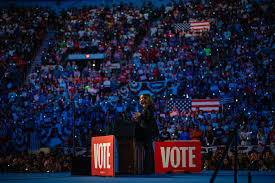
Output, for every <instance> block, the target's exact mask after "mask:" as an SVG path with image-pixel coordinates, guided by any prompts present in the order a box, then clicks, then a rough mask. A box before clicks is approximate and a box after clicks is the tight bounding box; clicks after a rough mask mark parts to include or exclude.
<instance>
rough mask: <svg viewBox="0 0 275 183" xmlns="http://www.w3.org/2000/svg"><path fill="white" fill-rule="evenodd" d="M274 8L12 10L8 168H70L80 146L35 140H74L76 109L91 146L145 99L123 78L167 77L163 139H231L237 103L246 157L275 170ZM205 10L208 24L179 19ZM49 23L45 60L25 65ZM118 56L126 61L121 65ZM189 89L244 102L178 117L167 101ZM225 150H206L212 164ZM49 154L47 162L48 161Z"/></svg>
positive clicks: (4, 54) (159, 107) (5, 29)
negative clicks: (86, 58)
mask: <svg viewBox="0 0 275 183" xmlns="http://www.w3.org/2000/svg"><path fill="white" fill-rule="evenodd" d="M271 8H272V6H271V2H270V1H264V2H262V3H259V2H254V1H246V0H243V1H226V0H224V1H219V2H216V1H209V2H204V1H198V2H193V1H190V2H189V1H185V2H181V1H179V2H177V3H175V2H174V3H171V4H169V5H167V6H162V7H160V8H156V7H154V6H153V5H152V4H150V3H149V4H146V5H143V6H142V7H135V6H134V5H132V4H130V5H127V4H123V3H121V4H120V5H119V6H113V7H108V8H102V7H101V8H100V7H83V8H81V9H77V8H71V9H67V10H63V11H62V12H61V13H60V14H59V15H56V14H55V13H54V12H52V11H51V10H50V9H44V8H40V7H35V8H27V9H26V10H25V9H22V11H21V10H20V11H18V9H16V8H15V7H11V8H8V9H3V11H2V12H1V15H0V21H1V25H0V36H1V37H3V38H4V39H1V45H0V58H1V63H0V66H1V67H0V69H1V70H0V73H1V82H0V86H1V88H0V90H1V98H0V100H1V102H0V115H1V118H0V127H1V130H0V133H1V134H0V136H1V143H2V144H3V146H2V147H1V154H0V164H1V169H0V170H1V171H8V170H10V171H32V172H39V171H44V172H45V171H57V172H58V171H68V170H69V169H70V162H71V159H70V158H71V157H70V156H69V155H64V152H63V155H60V154H58V155H56V154H55V153H51V154H43V153H39V154H37V155H34V154H33V155H31V156H30V155H28V154H27V153H26V151H27V149H28V148H34V149H35V148H40V147H43V146H46V144H47V140H48V139H50V138H51V137H55V138H58V139H59V140H60V143H58V144H56V145H55V147H72V141H73V140H72V138H73V137H72V133H71V132H72V126H73V121H74V120H75V121H74V122H75V127H76V144H77V146H89V144H90V138H91V137H92V136H98V135H105V134H110V133H112V128H113V125H114V122H115V119H116V116H117V115H119V114H120V113H121V112H122V111H125V110H127V108H129V106H131V105H132V106H137V105H138V104H137V102H136V101H137V98H138V97H137V96H136V95H135V94H134V93H131V92H129V94H128V95H123V93H122V92H121V91H122V90H121V88H125V87H126V88H128V87H129V83H133V82H137V83H139V82H157V81H161V82H164V81H165V82H166V83H167V86H166V87H165V89H164V90H161V91H159V92H156V93H154V96H153V98H154V104H155V116H156V120H157V123H158V128H159V132H160V133H159V134H160V135H159V137H158V138H157V139H155V140H158V141H164V140H192V139H197V140H200V141H201V143H202V146H203V147H207V148H211V147H217V146H223V145H225V144H227V142H228V140H229V137H230V132H231V129H233V127H234V125H236V123H238V122H239V121H238V120H236V115H235V114H234V112H236V111H237V112H238V113H240V114H243V116H242V119H243V121H241V128H240V131H239V137H238V144H239V145H240V146H251V147H252V148H251V150H250V151H249V152H245V153H240V154H239V155H238V157H237V158H238V160H239V162H240V168H241V169H255V170H274V169H275V167H274V164H275V163H274V161H275V159H274V157H275V156H274V155H275V149H274V145H275V139H274V133H275V131H274V129H275V123H274V117H273V116H274V106H273V104H272V97H273V96H272V94H273V91H274V89H273V87H272V85H273V79H274V71H273V66H272V60H273V59H274V53H273V52H272V50H274V41H273V37H274V36H273V32H272V28H273V25H272V23H273V22H272V21H273V20H272V17H271V16H269V15H271ZM34 15H35V17H36V19H33V16H34ZM205 20H207V21H210V30H209V31H202V32H195V31H192V30H185V29H182V30H178V29H175V27H174V25H175V24H177V23H182V22H188V21H205ZM17 22H19V23H17ZM49 29H52V30H54V33H55V34H54V36H53V37H51V38H50V40H49V41H48V45H47V48H46V49H44V50H42V58H41V63H42V65H41V66H37V67H35V69H34V71H33V72H32V73H28V76H26V74H27V71H28V69H27V68H28V67H27V66H28V65H31V64H32V61H33V59H34V56H35V55H36V53H37V50H39V48H40V46H41V43H42V41H43V37H44V36H45V34H46V32H47V31H49ZM76 53H104V54H105V59H104V61H103V63H102V64H101V65H100V68H99V70H97V69H96V68H95V66H94V65H93V64H92V63H91V62H87V64H84V65H83V63H82V64H81V65H80V64H79V63H78V61H76V60H73V61H68V60H67V59H66V58H67V56H68V55H69V54H76ZM114 63H119V64H120V69H117V70H114V69H111V67H110V66H111V65H112V64H114ZM24 80H27V84H24ZM187 97H188V98H191V99H218V98H233V99H234V102H233V103H228V104H225V105H224V106H223V109H221V110H220V111H219V112H215V111H213V112H211V113H205V112H204V111H200V110H199V109H198V110H197V111H191V110H186V111H177V112H178V113H177V114H176V115H175V116H171V115H170V114H169V112H170V111H168V110H167V108H166V107H165V104H164V103H162V102H161V101H162V99H164V101H165V99H167V98H187ZM130 101H131V102H130ZM238 117H240V116H238ZM61 129H66V131H64V130H63V131H62V130H61ZM23 134H24V135H23ZM22 136H24V138H22ZM35 137H38V138H37V139H38V140H35V139H36V138H35ZM31 139H32V140H31ZM14 144H15V145H14ZM21 150H22V151H23V152H20V153H18V152H17V151H21ZM222 151H223V149H218V150H216V151H213V152H209V153H205V154H202V169H203V170H210V169H214V168H215V165H216V164H217V160H219V159H220V158H221V153H222ZM7 152H14V153H13V154H9V155H7ZM33 157H35V158H33ZM234 158H236V157H234V155H233V154H232V153H231V154H230V153H228V155H227V157H226V158H225V160H224V166H223V169H228V170H231V169H232V167H233V163H232V162H233V160H234ZM23 160H24V161H23ZM255 160H256V161H255ZM42 162H43V163H44V167H46V168H43V169H42V168H39V167H43V166H42V165H41V163H42ZM49 162H57V163H56V165H54V166H53V165H52V163H49ZM58 162H59V163H58ZM252 162H253V163H252ZM45 164H47V165H45ZM8 165H9V166H8ZM7 166H8V167H7ZM47 166H48V167H47ZM50 166H53V167H50ZM34 167H35V168H34Z"/></svg>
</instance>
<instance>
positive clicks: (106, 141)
mask: <svg viewBox="0 0 275 183" xmlns="http://www.w3.org/2000/svg"><path fill="white" fill-rule="evenodd" d="M113 158H114V136H113V135H109V136H99V137H92V145H91V163H92V166H91V167H92V168H91V170H92V175H102V176H114V160H113Z"/></svg>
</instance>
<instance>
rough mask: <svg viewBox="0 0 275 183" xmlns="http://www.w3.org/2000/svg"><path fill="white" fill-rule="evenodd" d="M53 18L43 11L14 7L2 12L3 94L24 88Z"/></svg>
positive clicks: (35, 8)
mask: <svg viewBox="0 0 275 183" xmlns="http://www.w3.org/2000/svg"><path fill="white" fill-rule="evenodd" d="M53 14H54V13H53V12H52V11H50V10H49V9H47V8H40V7H20V8H19V7H17V6H11V7H9V8H3V9H1V14H0V22H1V25H0V37H1V45H0V55H1V71H0V72H1V80H2V82H1V90H2V89H3V88H4V89H7V90H8V89H11V88H16V87H18V86H20V85H21V84H22V81H24V78H25V75H26V71H27V68H28V67H29V66H31V64H32V61H33V60H34V57H35V56H36V53H37V51H38V49H39V48H40V46H41V44H42V41H43V37H44V35H45V32H46V28H48V27H49V24H48V22H49V21H51V18H52V15H53Z"/></svg>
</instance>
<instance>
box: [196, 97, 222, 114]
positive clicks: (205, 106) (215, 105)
mask: <svg viewBox="0 0 275 183" xmlns="http://www.w3.org/2000/svg"><path fill="white" fill-rule="evenodd" d="M197 107H198V108H199V110H202V111H206V112H211V111H212V110H214V111H215V112H219V107H221V104H220V100H219V99H193V100H192V111H196V109H197Z"/></svg>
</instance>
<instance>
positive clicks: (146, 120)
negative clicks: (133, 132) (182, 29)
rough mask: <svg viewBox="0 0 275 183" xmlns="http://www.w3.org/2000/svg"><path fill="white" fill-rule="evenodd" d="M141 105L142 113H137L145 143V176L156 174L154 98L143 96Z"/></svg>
mask: <svg viewBox="0 0 275 183" xmlns="http://www.w3.org/2000/svg"><path fill="white" fill-rule="evenodd" d="M139 103H140V104H141V105H142V106H143V110H142V112H141V113H140V112H136V113H135V114H134V115H135V116H136V117H137V123H138V127H139V129H140V134H142V135H141V136H140V140H141V141H142V142H143V145H144V151H145V158H144V163H143V171H144V174H152V173H154V151H153V146H152V139H153V138H154V136H155V133H156V130H157V132H158V129H157V127H156V120H155V117H154V108H153V102H152V98H151V96H150V95H149V94H142V95H141V96H140V98H139Z"/></svg>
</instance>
